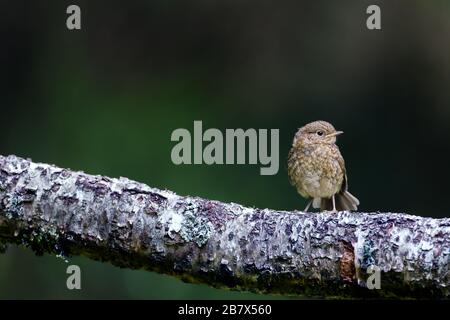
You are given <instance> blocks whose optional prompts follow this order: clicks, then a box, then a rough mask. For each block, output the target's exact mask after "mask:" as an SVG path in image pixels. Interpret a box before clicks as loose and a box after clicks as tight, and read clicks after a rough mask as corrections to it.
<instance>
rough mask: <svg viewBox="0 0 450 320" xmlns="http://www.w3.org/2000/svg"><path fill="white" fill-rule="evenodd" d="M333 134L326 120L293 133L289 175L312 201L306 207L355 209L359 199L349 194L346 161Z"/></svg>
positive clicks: (302, 192) (331, 127) (300, 191)
mask: <svg viewBox="0 0 450 320" xmlns="http://www.w3.org/2000/svg"><path fill="white" fill-rule="evenodd" d="M341 133H342V131H336V130H335V129H334V127H333V126H332V125H331V124H330V123H328V122H326V121H314V122H311V123H308V124H307V125H305V126H304V127H302V128H300V129H299V130H298V131H297V133H296V134H295V137H294V141H293V143H292V148H291V150H290V151H289V156H288V175H289V180H290V182H291V184H292V185H293V186H295V187H296V188H297V191H298V193H299V194H300V195H301V196H302V197H304V198H311V201H310V202H309V203H308V205H307V206H306V208H305V211H307V210H308V209H309V206H310V205H311V203H312V205H313V208H320V210H332V211H333V212H336V211H342V210H357V209H358V205H359V200H358V199H357V198H355V197H354V196H353V195H352V194H351V193H350V192H348V190H347V188H348V183H347V175H346V171H345V162H344V158H343V157H342V155H341V153H340V152H339V148H338V146H337V145H336V136H337V135H339V134H341Z"/></svg>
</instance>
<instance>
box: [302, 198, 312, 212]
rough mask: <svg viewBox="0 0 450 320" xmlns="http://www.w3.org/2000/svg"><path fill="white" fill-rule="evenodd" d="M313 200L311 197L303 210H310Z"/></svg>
mask: <svg viewBox="0 0 450 320" xmlns="http://www.w3.org/2000/svg"><path fill="white" fill-rule="evenodd" d="M312 202H313V199H311V200H310V201H309V202H308V204H307V205H306V208H305V210H303V212H308V209H309V207H310V206H311V203H312Z"/></svg>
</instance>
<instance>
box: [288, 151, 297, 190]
mask: <svg viewBox="0 0 450 320" xmlns="http://www.w3.org/2000/svg"><path fill="white" fill-rule="evenodd" d="M294 157H295V152H294V150H293V148H291V150H289V154H288V177H289V182H290V184H291V185H293V186H295V181H294V175H295V170H297V164H296V163H295V159H294Z"/></svg>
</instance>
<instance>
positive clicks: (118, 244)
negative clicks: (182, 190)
mask: <svg viewBox="0 0 450 320" xmlns="http://www.w3.org/2000/svg"><path fill="white" fill-rule="evenodd" d="M0 241H1V242H3V243H16V244H22V245H26V246H28V247H30V248H32V249H33V250H34V251H35V252H36V253H38V254H42V253H45V252H48V253H53V254H58V255H63V256H72V255H84V256H87V257H90V258H92V259H96V260H101V261H109V262H111V263H112V264H114V265H118V266H121V267H127V268H133V269H137V268H145V269H147V270H152V271H156V272H161V273H165V274H171V275H176V276H178V277H180V278H182V279H184V280H186V281H189V282H201V283H206V284H209V285H211V286H215V287H227V288H233V289H238V290H250V291H256V292H264V293H280V294H294V295H303V296H308V297H313V296H325V297H379V296H381V297H405V298H406V297H418V298H432V297H433V298H435V297H448V296H449V286H450V270H449V262H450V219H432V218H423V217H416V216H411V215H406V214H398V213H349V212H340V213H338V214H332V213H326V212H325V213H320V214H317V213H302V212H285V211H275V210H269V209H255V208H246V207H243V206H241V205H238V204H234V203H222V202H219V201H212V200H207V199H201V198H197V197H183V196H178V195H176V194H174V193H172V192H170V191H166V190H159V189H156V188H151V187H149V186H147V185H144V184H141V183H138V182H135V181H131V180H129V179H127V178H120V179H112V178H107V177H103V176H94V175H89V174H85V173H83V172H74V171H71V170H67V169H61V168H58V167H56V166H53V165H48V164H40V163H34V162H31V161H29V160H25V159H22V158H19V157H16V156H8V157H3V156H0ZM371 266H372V267H373V266H376V267H378V268H379V269H380V274H379V275H380V277H379V279H380V289H379V290H377V289H372V290H370V289H369V288H368V287H371V286H370V285H369V286H368V285H367V284H368V283H369V282H370V281H372V280H373V281H375V280H376V279H375V280H374V278H373V277H371V274H370V272H367V271H368V269H369V268H372V267H371ZM369 270H370V269H369ZM374 274H375V273H374ZM374 274H372V276H373V275H374Z"/></svg>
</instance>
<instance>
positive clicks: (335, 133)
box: [326, 131, 344, 138]
mask: <svg viewBox="0 0 450 320" xmlns="http://www.w3.org/2000/svg"><path fill="white" fill-rule="evenodd" d="M343 133H344V131H336V132H333V133H330V134H327V136H326V137H327V138H329V137H336V136H338V135H340V134H343Z"/></svg>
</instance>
